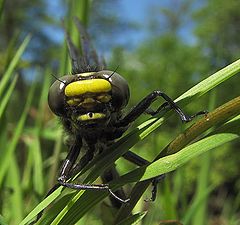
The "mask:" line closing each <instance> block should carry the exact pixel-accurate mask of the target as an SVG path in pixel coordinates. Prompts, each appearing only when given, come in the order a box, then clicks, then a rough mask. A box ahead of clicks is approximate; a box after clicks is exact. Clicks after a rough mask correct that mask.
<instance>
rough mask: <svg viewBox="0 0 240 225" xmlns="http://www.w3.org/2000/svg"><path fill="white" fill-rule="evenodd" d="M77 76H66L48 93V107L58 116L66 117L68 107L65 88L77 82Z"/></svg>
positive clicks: (53, 85) (56, 82) (54, 84)
mask: <svg viewBox="0 0 240 225" xmlns="http://www.w3.org/2000/svg"><path fill="white" fill-rule="evenodd" d="M75 79H76V78H75V76H73V75H66V76H63V77H61V78H59V80H56V81H55V82H54V83H53V84H52V86H51V87H50V89H49V92H48V105H49V107H50V109H51V110H52V112H53V113H54V114H56V115H57V116H65V115H66V105H65V93H64V90H65V87H66V85H68V84H69V83H71V82H73V81H74V80H75Z"/></svg>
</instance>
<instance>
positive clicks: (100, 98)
mask: <svg viewBox="0 0 240 225" xmlns="http://www.w3.org/2000/svg"><path fill="white" fill-rule="evenodd" d="M97 100H98V101H100V102H103V103H106V102H109V101H110V100H111V95H108V94H105V95H100V96H97Z"/></svg>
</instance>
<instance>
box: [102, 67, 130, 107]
mask: <svg viewBox="0 0 240 225" xmlns="http://www.w3.org/2000/svg"><path fill="white" fill-rule="evenodd" d="M99 73H100V74H102V76H103V77H104V78H105V79H107V80H108V81H109V82H110V83H111V85H112V100H111V102H112V105H113V107H114V109H115V110H116V111H118V110H121V109H123V108H124V107H125V106H126V105H127V103H128V100H129V97H130V93H129V87H128V83H127V81H126V80H125V79H124V78H123V77H122V76H121V75H119V74H118V73H116V72H113V71H109V70H102V71H100V72H99ZM109 77H110V78H109ZM108 78H109V79H108Z"/></svg>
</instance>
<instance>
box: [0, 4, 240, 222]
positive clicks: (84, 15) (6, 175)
mask: <svg viewBox="0 0 240 225" xmlns="http://www.w3.org/2000/svg"><path fill="white" fill-rule="evenodd" d="M49 4H50V3H49V2H48V1H44V0H32V1H30V2H29V1H26V0H20V1H19V0H11V1H5V0H1V1H0V33H1V36H0V79H1V81H0V82H1V83H0V101H1V105H0V124H1V126H0V155H1V167H0V190H1V192H0V223H1V224H19V223H20V222H21V221H22V220H23V218H25V217H26V216H27V215H28V214H29V213H30V211H31V210H32V209H33V208H34V207H35V206H36V205H37V204H38V203H39V202H40V201H41V200H42V199H43V197H44V195H45V194H46V192H47V190H48V189H49V188H50V187H51V186H52V185H53V184H54V183H55V180H56V176H57V172H58V169H59V166H60V161H61V160H63V159H64V157H65V156H66V151H67V149H66V148H65V147H64V144H63V139H64V134H63V133H62V130H61V126H60V124H59V122H58V121H57V119H56V118H55V117H54V116H53V115H52V113H51V112H50V110H49V108H48V105H47V94H48V88H49V86H50V84H51V83H52V82H53V80H54V79H53V78H52V77H51V74H57V76H61V75H63V74H66V73H69V72H70V67H69V62H68V59H67V57H68V56H67V53H66V46H65V43H64V42H63V29H62V25H61V17H64V20H65V26H66V27H67V29H68V30H70V31H71V33H72V34H73V38H74V39H75V41H77V33H76V30H74V28H73V23H72V19H71V18H72V17H73V16H75V15H76V16H78V17H80V18H81V19H82V21H83V22H84V23H85V25H87V26H88V27H89V30H90V33H91V36H92V37H93V40H94V44H95V46H96V47H97V49H98V51H100V52H102V53H103V54H104V55H106V56H105V58H106V60H107V64H108V65H109V68H110V69H111V70H114V69H115V68H116V67H117V66H119V69H118V72H119V73H120V74H122V75H123V76H124V77H125V78H126V79H127V80H128V82H129V86H130V89H131V100H130V103H129V106H128V109H130V108H131V107H132V106H134V105H135V104H136V103H137V102H138V101H139V100H140V99H142V98H143V97H145V96H146V95H147V94H148V93H150V92H151V91H152V90H155V89H160V90H162V91H164V92H166V93H167V94H168V95H169V96H171V97H173V98H175V97H177V96H179V95H180V94H182V93H184V92H185V91H186V90H188V89H189V88H190V87H192V86H193V85H194V84H196V83H198V82H199V81H200V80H202V79H204V78H206V77H207V76H209V75H210V74H212V73H213V72H216V71H217V70H219V69H221V68H223V67H224V66H226V65H228V64H230V63H232V62H233V61H235V60H237V59H238V58H239V52H240V49H239V48H240V45H239V43H240V40H239V39H240V37H239V33H240V30H239V29H240V27H239V21H240V18H239V17H240V2H239V1H236V0H229V1H224V0H218V1H217V0H208V1H204V0H202V1H188V0H184V1H174V0H172V1H168V3H165V4H162V5H160V4H159V5H157V7H156V6H151V5H150V4H149V9H148V10H149V14H148V17H147V18H146V20H147V21H145V23H141V21H139V22H138V23H133V22H131V23H130V22H129V21H127V19H126V18H125V17H124V16H122V17H121V16H119V15H121V13H120V14H119V11H121V8H120V6H119V2H118V1H111V0H104V1H60V0H59V1H54V3H52V4H55V7H54V10H53V11H51V7H50V5H49ZM139 4H140V3H139ZM13 9H14V10H13ZM132 10H133V11H134V9H132ZM189 27H190V28H189ZM139 30H144V32H145V34H146V35H145V38H144V39H142V40H141V41H140V42H138V43H130V42H129V43H128V42H125V43H122V42H121V40H120V39H121V37H123V36H124V35H126V36H127V35H128V33H132V32H138V31H139ZM120 33H121V35H119V34H120ZM121 43H122V44H121ZM239 82H240V80H239V76H235V77H233V78H231V79H229V80H228V81H226V82H224V84H222V85H221V86H219V87H218V88H217V89H214V90H213V91H211V92H209V93H208V94H207V95H205V96H204V97H202V98H200V99H198V100H196V101H194V102H192V103H191V104H190V105H189V106H188V107H186V108H185V111H187V112H188V113H189V114H193V113H194V112H197V111H200V110H203V109H207V110H209V111H210V110H212V109H213V108H216V107H217V106H219V105H221V104H223V103H225V102H226V101H229V100H230V99H232V98H234V97H236V96H238V93H239V85H238V84H239ZM4 83H5V86H4ZM158 104H159V102H158V103H157V104H156V106H157V105H158ZM147 118H149V117H148V116H143V117H142V118H141V119H140V120H138V122H137V123H135V124H134V125H135V126H136V125H137V124H140V123H141V122H142V121H144V120H146V119H147ZM134 125H133V127H134ZM183 129H184V126H183V125H182V124H181V122H180V121H179V119H178V118H177V117H176V116H174V117H171V120H168V121H167V123H166V124H164V125H163V126H161V128H159V129H157V130H156V131H155V132H154V133H152V134H151V135H150V136H149V137H148V138H146V139H145V140H143V141H141V142H139V143H138V144H137V145H135V146H134V147H133V148H132V150H133V151H134V152H135V153H137V154H139V155H141V156H143V157H144V158H146V159H148V160H153V159H154V158H155V157H156V155H158V153H159V149H162V148H163V147H164V146H166V145H167V144H168V143H169V142H170V141H171V140H172V139H173V138H174V137H175V136H177V134H178V133H180V132H181V131H182V130H183ZM239 147H240V146H239V141H238V142H236V141H235V142H231V143H228V144H225V145H223V146H221V147H218V148H217V149H215V150H214V151H213V152H208V153H206V154H204V155H203V156H201V157H198V158H196V159H194V160H191V162H190V163H188V164H187V165H185V166H184V167H182V168H180V169H178V170H177V171H175V172H174V173H170V174H168V175H167V177H166V178H165V179H164V180H163V181H162V182H161V183H160V185H159V192H158V197H157V200H156V202H155V203H148V202H147V203H146V202H144V201H143V199H146V198H147V197H149V196H150V190H148V191H147V192H146V193H145V194H144V196H143V198H142V199H141V200H140V201H139V202H138V204H137V205H136V207H135V208H134V211H133V213H137V212H139V211H141V212H142V211H148V213H147V216H145V217H144V218H143V219H142V220H141V223H142V224H159V221H160V220H171V219H177V220H179V221H184V222H185V223H184V224H196V225H201V224H239V223H240V215H239V211H240V195H239V189H240V180H239V171H240V168H239V167H240V166H239V165H240V162H239V160H240V157H239V151H238V150H239ZM117 168H118V169H119V171H120V173H121V174H124V173H126V172H128V171H130V170H131V169H132V168H133V166H132V165H131V164H130V163H127V162H126V161H125V160H122V159H120V160H118V162H117ZM125 188H126V191H127V192H128V193H129V192H130V186H127V187H125ZM66 196H68V195H66ZM108 213H109V207H108V206H107V204H106V203H99V204H98V205H96V206H95V208H94V213H93V212H91V211H90V212H88V213H86V215H85V217H84V218H83V219H82V220H80V221H79V222H78V224H82V223H85V224H110V222H108V221H107V219H108V218H109V217H110V216H109V215H108ZM53 215H54V214H53ZM144 215H145V214H144V213H143V214H141V215H140V216H139V217H137V218H141V216H144ZM46 221H47V220H46V219H45V222H46ZM46 223H47V222H46ZM69 224H71V223H69ZM128 224H129V223H128Z"/></svg>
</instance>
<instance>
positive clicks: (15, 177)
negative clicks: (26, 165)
mask: <svg viewBox="0 0 240 225" xmlns="http://www.w3.org/2000/svg"><path fill="white" fill-rule="evenodd" d="M20 180H21V177H20V173H19V167H18V164H17V162H16V159H15V156H14V155H12V158H11V166H10V167H9V170H8V177H7V183H8V185H9V187H10V188H11V189H12V195H11V196H10V198H9V199H8V200H9V203H10V204H11V209H12V210H11V222H12V223H13V224H19V223H20V221H21V220H22V218H23V214H24V205H23V199H22V196H23V193H22V188H21V182H20Z"/></svg>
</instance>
